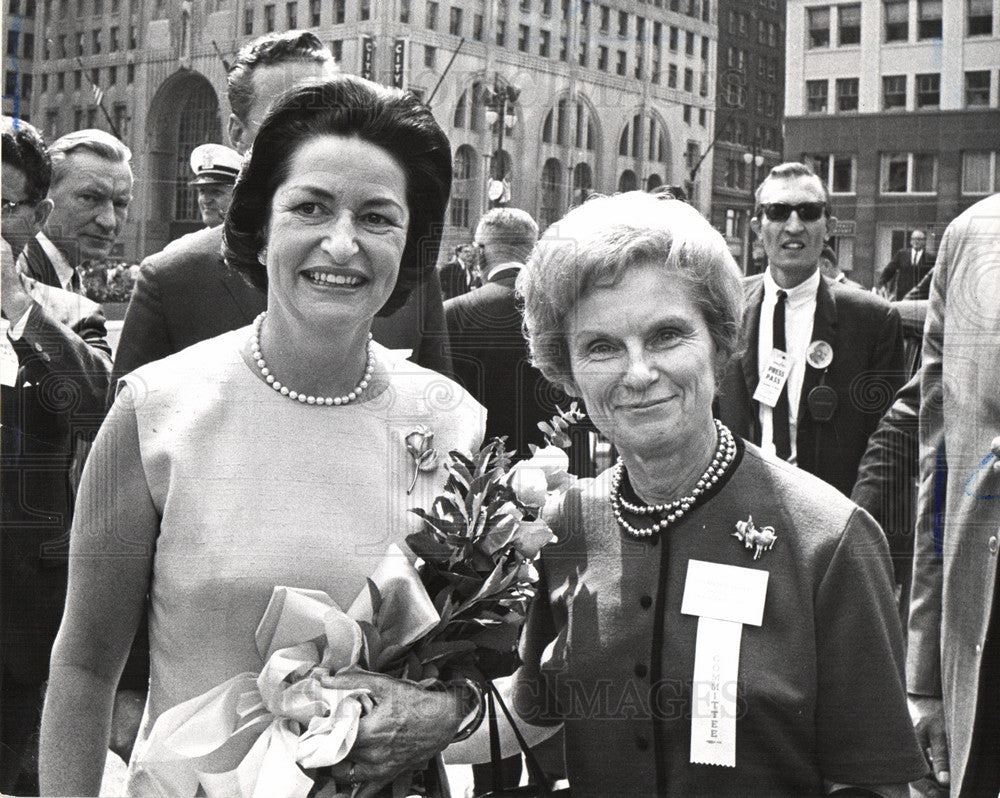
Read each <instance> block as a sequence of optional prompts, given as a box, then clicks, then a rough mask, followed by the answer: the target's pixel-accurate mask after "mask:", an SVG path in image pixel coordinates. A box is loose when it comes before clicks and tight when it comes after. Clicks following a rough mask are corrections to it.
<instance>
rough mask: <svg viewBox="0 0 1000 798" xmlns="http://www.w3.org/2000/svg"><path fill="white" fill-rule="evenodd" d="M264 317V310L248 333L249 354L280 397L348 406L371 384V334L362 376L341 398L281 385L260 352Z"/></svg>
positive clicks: (308, 402)
mask: <svg viewBox="0 0 1000 798" xmlns="http://www.w3.org/2000/svg"><path fill="white" fill-rule="evenodd" d="M266 317H267V311H266V310H265V311H263V312H262V313H261V314H260V315H259V316H258V317H257V318H256V319H254V321H253V332H252V333H250V354H251V355H252V356H253V359H254V362H255V363H256V364H257V368H258V369H260V376H262V377H263V378H264V379H265V380H266V381H267V384H268V385H270V386H271V387H272V388H274V390H276V391H277V392H278V393H280V394H281V395H282V396H287V397H288V398H289V399H294V400H295V401H297V402H301V403H302V404H304V405H327V406H329V405H346V404H349V403H351V402H353V401H354V400H355V399H357V398H358V397H359V396H361V394H363V393H364V391H365V388H367V387H368V383H369V382H371V378H372V372H374V371H375V351H374V350H373V349H372V334H371V333H368V365H367V366H366V367H365V373H364V375H363V376H362V377H361V379H360V381H359V382H358V384H357V385H355V386H354V390H353V391H351V392H350V393H348V394H344V395H343V396H312V395H311V394H306V393H300V392H299V391H293V390H292V389H291V388H289V387H288V386H287V385H284V384H282V383H281V382H280V381H279V380H277V379H276V378H275V376H274V375H273V374H272V373H271V370H270V369H269V368H268V367H267V361H266V360H264V355H262V354H261V351H260V329H261V326H262V325H263V324H264V319H265V318H266Z"/></svg>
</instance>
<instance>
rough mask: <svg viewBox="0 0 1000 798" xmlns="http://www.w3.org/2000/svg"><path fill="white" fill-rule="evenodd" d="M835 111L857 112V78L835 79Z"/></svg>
mask: <svg viewBox="0 0 1000 798" xmlns="http://www.w3.org/2000/svg"><path fill="white" fill-rule="evenodd" d="M837 110H838V111H857V110H858V79H857V78H837Z"/></svg>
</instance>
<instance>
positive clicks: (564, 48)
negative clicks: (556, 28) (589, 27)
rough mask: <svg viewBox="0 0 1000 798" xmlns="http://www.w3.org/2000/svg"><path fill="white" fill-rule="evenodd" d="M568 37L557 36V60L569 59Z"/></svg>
mask: <svg viewBox="0 0 1000 798" xmlns="http://www.w3.org/2000/svg"><path fill="white" fill-rule="evenodd" d="M568 48H569V38H568V37H566V36H560V37H559V60H560V61H568V60H569V49H568Z"/></svg>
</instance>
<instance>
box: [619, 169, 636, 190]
mask: <svg viewBox="0 0 1000 798" xmlns="http://www.w3.org/2000/svg"><path fill="white" fill-rule="evenodd" d="M638 188H639V178H637V177H636V176H635V172H633V171H632V170H631V169H626V170H625V171H624V172H622V174H621V177H619V178H618V190H619V191H635V190H637V189H638Z"/></svg>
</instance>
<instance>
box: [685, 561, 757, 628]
mask: <svg viewBox="0 0 1000 798" xmlns="http://www.w3.org/2000/svg"><path fill="white" fill-rule="evenodd" d="M769 575H770V574H769V572H767V571H759V570H757V569H755V568H738V567H736V566H735V565H720V564H719V563H714V562H702V561H701V560H690V561H689V562H688V571H687V579H686V580H685V582H684V598H683V599H682V600H681V612H682V613H683V614H684V615H697V616H699V617H702V618H715V619H716V620H720V621H732V622H733V623H746V624H750V625H751V626H760V624H761V621H762V619H763V617H764V598H765V597H766V595H767V578H768V576H769Z"/></svg>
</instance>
